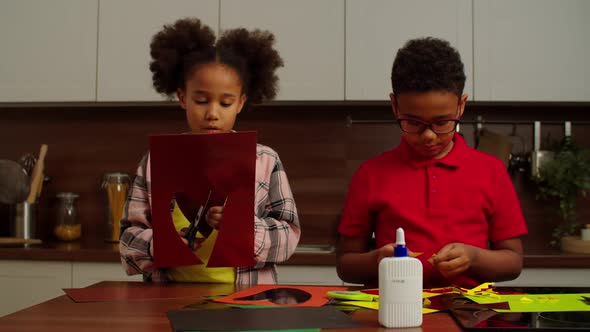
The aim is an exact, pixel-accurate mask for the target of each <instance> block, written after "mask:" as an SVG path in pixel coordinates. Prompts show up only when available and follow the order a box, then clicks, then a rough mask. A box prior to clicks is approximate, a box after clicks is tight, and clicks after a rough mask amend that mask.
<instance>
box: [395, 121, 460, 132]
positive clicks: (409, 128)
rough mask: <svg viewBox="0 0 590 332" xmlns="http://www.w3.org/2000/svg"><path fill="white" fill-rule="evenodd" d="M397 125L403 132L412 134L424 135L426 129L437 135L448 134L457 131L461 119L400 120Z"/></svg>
mask: <svg viewBox="0 0 590 332" xmlns="http://www.w3.org/2000/svg"><path fill="white" fill-rule="evenodd" d="M397 123H398V124H399V127H400V128H401V130H402V131H404V132H406V133H410V134H417V133H422V132H423V131H424V130H426V128H430V130H432V131H433V132H434V133H436V134H448V133H451V132H453V131H455V129H457V124H458V123H459V119H439V120H436V121H433V122H426V121H422V120H418V119H409V118H398V119H397Z"/></svg>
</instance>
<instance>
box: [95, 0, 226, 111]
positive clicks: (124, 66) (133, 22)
mask: <svg viewBox="0 0 590 332" xmlns="http://www.w3.org/2000/svg"><path fill="white" fill-rule="evenodd" d="M99 12H100V15H99V34H98V71H97V73H98V88H97V99H98V101H99V102H101V101H162V100H165V97H163V96H161V95H159V94H158V93H157V92H155V90H154V89H153V87H152V75H151V72H150V70H149V63H150V60H151V58H150V42H151V39H152V36H153V35H154V34H156V33H157V32H158V31H160V30H161V29H162V27H163V26H164V24H172V23H174V21H176V20H178V19H180V18H185V17H196V18H198V19H200V20H201V22H203V23H204V24H206V25H208V26H209V27H210V28H211V29H213V31H214V32H217V29H218V21H219V0H199V1H194V0H169V1H161V0H100V10H99Z"/></svg>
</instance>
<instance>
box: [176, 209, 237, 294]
mask: <svg viewBox="0 0 590 332" xmlns="http://www.w3.org/2000/svg"><path fill="white" fill-rule="evenodd" d="M172 220H173V221H174V227H175V228H176V230H177V231H180V230H181V229H183V228H186V227H188V226H189V224H190V223H189V221H188V220H187V219H186V217H185V216H184V214H182V211H180V209H179V208H178V205H177V204H174V210H173V211H172ZM201 222H206V221H205V220H202V221H201ZM217 233H218V232H217V230H213V232H211V235H209V237H208V238H207V239H205V241H203V243H201V247H200V248H199V249H197V251H196V255H197V257H199V259H200V260H201V261H202V262H203V264H197V265H190V266H179V267H175V268H170V269H168V276H169V277H170V279H171V280H173V281H179V282H207V283H234V282H235V280H236V272H235V268H233V267H209V268H208V267H207V262H209V258H210V257H211V253H212V252H213V246H214V245H215V240H216V239H217ZM197 238H203V236H202V235H201V234H200V233H197Z"/></svg>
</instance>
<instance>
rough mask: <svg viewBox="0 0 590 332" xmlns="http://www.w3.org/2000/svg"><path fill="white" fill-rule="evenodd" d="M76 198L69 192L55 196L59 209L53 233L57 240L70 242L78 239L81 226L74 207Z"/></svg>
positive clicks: (76, 209) (75, 195)
mask: <svg viewBox="0 0 590 332" xmlns="http://www.w3.org/2000/svg"><path fill="white" fill-rule="evenodd" d="M78 197H79V195H78V194H75V193H70V192H62V193H58V194H57V198H58V199H59V207H58V211H57V223H56V225H55V228H54V229H53V233H54V234H55V236H56V237H57V238H58V239H59V240H62V241H72V240H77V239H79V238H80V235H81V233H82V232H81V231H82V226H81V225H80V221H79V220H78V208H77V207H76V198H78Z"/></svg>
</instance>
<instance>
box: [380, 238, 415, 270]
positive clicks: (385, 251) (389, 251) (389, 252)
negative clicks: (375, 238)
mask: <svg viewBox="0 0 590 332" xmlns="http://www.w3.org/2000/svg"><path fill="white" fill-rule="evenodd" d="M394 247H395V243H390V244H386V245H384V246H383V247H381V248H379V249H377V265H379V263H380V262H381V260H382V259H383V258H385V257H393V250H394V249H393V248H394ZM421 254H422V253H421V252H412V251H411V250H409V249H408V256H409V257H418V256H420V255H421Z"/></svg>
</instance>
